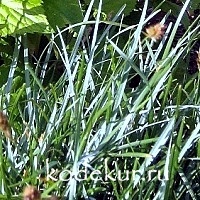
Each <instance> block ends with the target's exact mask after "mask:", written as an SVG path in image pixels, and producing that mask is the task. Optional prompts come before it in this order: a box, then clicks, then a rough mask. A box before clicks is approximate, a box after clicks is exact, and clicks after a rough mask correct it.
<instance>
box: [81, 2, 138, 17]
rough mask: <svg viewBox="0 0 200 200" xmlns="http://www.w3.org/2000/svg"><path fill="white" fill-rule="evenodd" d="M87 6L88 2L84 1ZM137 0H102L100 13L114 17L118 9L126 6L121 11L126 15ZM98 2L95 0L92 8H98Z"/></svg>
mask: <svg viewBox="0 0 200 200" xmlns="http://www.w3.org/2000/svg"><path fill="white" fill-rule="evenodd" d="M85 2H86V3H87V4H89V3H90V0H86V1H85ZM136 2H137V0H118V1H111V0H103V2H102V11H103V12H105V13H106V14H109V15H112V16H114V15H115V14H116V13H117V12H118V11H119V10H120V8H121V7H122V6H123V5H125V4H126V7H125V9H124V11H123V13H124V14H125V15H128V14H129V13H130V12H131V11H132V10H133V9H134V8H135V4H136ZM98 5H99V0H95V3H94V6H95V7H96V8H98Z"/></svg>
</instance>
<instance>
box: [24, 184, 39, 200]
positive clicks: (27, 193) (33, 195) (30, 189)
mask: <svg viewBox="0 0 200 200" xmlns="http://www.w3.org/2000/svg"><path fill="white" fill-rule="evenodd" d="M23 200H41V194H40V191H39V190H38V189H37V188H36V187H34V186H31V185H29V186H26V187H25V188H24V192H23Z"/></svg>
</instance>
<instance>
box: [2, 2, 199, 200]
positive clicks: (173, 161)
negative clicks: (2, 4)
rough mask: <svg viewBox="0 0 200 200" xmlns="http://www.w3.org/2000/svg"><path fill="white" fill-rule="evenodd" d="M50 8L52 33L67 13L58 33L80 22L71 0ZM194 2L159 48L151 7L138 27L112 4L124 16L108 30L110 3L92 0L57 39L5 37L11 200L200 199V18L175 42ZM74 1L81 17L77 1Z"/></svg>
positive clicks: (5, 190) (7, 190) (5, 159)
mask: <svg viewBox="0 0 200 200" xmlns="http://www.w3.org/2000/svg"><path fill="white" fill-rule="evenodd" d="M13 2H14V1H13ZM16 2H17V1H16ZM25 2H26V3H27V1H25ZM50 2H51V1H44V4H41V3H38V4H37V5H38V6H39V7H40V6H42V7H43V11H44V10H45V14H46V15H47V19H48V20H49V21H48V23H50V24H51V27H53V28H56V25H57V24H56V23H55V22H54V21H53V16H54V17H55V19H56V16H58V17H59V18H62V19H60V20H59V21H58V26H59V27H63V25H64V24H65V23H69V22H70V23H73V22H75V21H76V19H75V18H74V17H73V16H72V14H71V11H70V10H69V13H64V10H65V6H64V5H63V8H62V6H61V5H62V4H61V1H58V2H59V3H58V4H57V5H56V3H54V2H51V3H52V5H54V6H55V7H54V6H52V7H50V5H51V4H50ZM119 2H122V1H119ZM18 3H19V2H18ZM23 3H24V2H22V4H20V3H19V4H17V5H20V6H21V5H23ZM68 3H69V1H68ZM88 3H89V2H88ZM105 3H107V2H105ZM189 3H190V1H189V0H187V1H186V4H185V5H184V6H183V7H182V8H180V12H179V13H178V14H177V19H176V22H175V23H174V24H173V26H171V25H169V26H168V27H166V30H165V31H166V34H165V35H164V37H162V39H161V40H159V41H154V40H152V38H147V37H145V35H144V31H145V30H144V27H145V25H146V24H147V23H148V20H147V17H146V11H147V9H148V1H145V2H144V5H142V8H143V10H142V11H141V13H140V14H139V16H138V18H139V20H138V21H137V23H133V24H136V25H133V26H127V25H126V24H123V20H121V19H122V18H123V9H121V10H119V9H120V8H119V9H118V10H119V11H116V10H117V9H116V8H115V6H113V8H114V13H116V12H117V13H116V15H114V14H113V17H112V20H111V21H106V23H105V24H103V28H102V23H100V22H101V20H102V10H101V7H98V6H97V4H95V5H93V1H91V2H90V5H88V7H87V9H86V10H85V11H84V12H85V13H84V19H83V22H80V23H78V24H71V25H69V26H67V27H65V28H64V29H63V28H62V29H59V27H57V32H56V33H52V34H51V35H48V40H47V42H46V44H44V40H43V39H42V37H41V35H42V33H43V30H41V32H40V31H39V33H37V34H23V36H21V35H17V36H16V37H15V38H14V40H13V38H10V37H7V38H2V39H1V46H0V48H1V51H2V50H3V49H4V47H6V48H5V49H6V51H5V52H1V57H2V58H3V61H4V64H3V66H1V67H0V73H1V75H2V76H5V78H2V80H0V93H1V95H0V102H1V104H0V105H1V108H2V110H3V111H4V112H6V113H7V114H8V119H9V123H10V125H11V127H12V136H13V141H9V140H8V139H7V138H6V137H5V136H4V135H3V133H2V134H1V140H0V199H6V198H7V199H16V198H20V199H21V197H22V190H23V188H24V187H25V186H26V185H27V184H30V185H35V186H37V187H38V188H39V189H40V190H41V191H42V197H44V198H47V197H49V196H50V195H51V194H55V195H57V196H60V197H62V198H64V199H69V200H72V199H89V198H91V199H92V198H94V199H109V198H110V199H111V198H112V199H118V200H121V199H133V200H138V199H141V200H142V199H144V200H146V199H186V198H187V199H198V198H199V197H200V190H199V187H198V182H199V175H200V174H199V164H198V161H199V155H200V146H199V138H200V136H199V132H200V124H199V114H200V113H199V109H200V107H199V104H200V74H199V73H196V74H194V75H189V74H188V73H187V70H186V67H187V61H186V59H185V58H187V57H188V55H189V52H190V49H191V41H193V40H195V39H197V38H198V37H199V33H198V30H199V28H200V24H199V22H196V23H195V24H194V23H193V24H191V25H190V26H189V28H188V29H187V31H186V32H185V34H183V35H182V36H181V37H180V38H179V40H178V42H177V43H176V45H174V46H173V42H174V37H175V35H176V33H177V31H178V28H179V24H180V22H182V20H183V18H184V13H185V10H186V8H187V4H189ZM70 5H71V7H70V9H72V7H73V6H74V9H77V12H78V10H79V8H78V3H76V2H75V3H74V5H72V4H71V1H70ZM98 5H99V4H98ZM107 5H109V6H111V4H110V3H109V4H107ZM116 5H118V2H117V4H116ZM168 5H169V4H168ZM56 6H58V7H56ZM105 6H106V4H105ZM109 6H108V8H109ZM120 6H121V4H120ZM53 8H57V9H58V10H56V11H54V10H53ZM94 8H96V9H97V10H95V11H94ZM105 8H106V7H105ZM176 8H178V7H176ZM66 9H67V8H66ZM106 9H107V8H106ZM106 9H105V10H104V2H103V11H104V12H105V13H107V14H108V13H109V12H108V11H106ZM129 9H130V7H129ZM131 9H132V8H131ZM172 9H174V7H173V8H172ZM59 10H60V11H61V12H60V13H59ZM108 10H109V9H108ZM46 12H48V14H47V13H46ZM49 12H51V13H52V16H51V15H50V14H49ZM94 12H95V15H94ZM127 12H129V11H128V10H126V13H127ZM155 12H156V11H155ZM42 13H43V12H42ZM68 14H69V15H68ZM137 14H138V11H137ZM137 14H136V15H137ZM153 14H154V12H153ZM42 16H43V14H42ZM91 16H95V20H94V21H89V19H90V18H91ZM164 17H165V18H167V17H168V14H166V15H165V16H164ZM80 18H81V16H80ZM150 18H152V15H150V16H149V19H150ZM74 20H75V21H74ZM133 20H134V18H133ZM117 22H120V23H117ZM135 22H136V21H135ZM48 23H47V27H48V26H49V25H48ZM87 25H89V26H87ZM91 27H93V29H92V34H90V32H89V31H88V30H90V28H91ZM75 28H76V31H77V32H76V36H74V37H73V40H72V41H70V42H71V43H70V48H69V41H68V40H66V35H67V36H70V34H71V33H73V30H74V29H75ZM24 30H25V27H24ZM28 32H29V31H28ZM30 32H31V31H30ZM12 33H13V34H16V33H20V32H17V31H16V32H15V31H13V32H12ZM69 33H70V34H69ZM6 34H8V33H6V32H5V35H6ZM68 34H69V35H68ZM67 39H68V38H67ZM40 40H41V42H40ZM12 43H14V45H13V46H12ZM40 44H43V45H44V46H43V47H42V49H41V47H40ZM9 51H11V52H9ZM36 51H37V52H39V53H38V54H39V56H38V57H36V58H35V60H34V61H32V59H33V57H34V53H35V52H36ZM60 69H61V73H60V72H59V70H60ZM54 74H55V75H56V76H57V77H56V78H55V77H54ZM136 76H137V77H139V81H138V82H139V83H138V84H135V85H134V88H132V87H130V85H129V84H130V82H132V81H133V82H134V81H135V80H136V78H135V77H136ZM1 128H2V127H1ZM92 175H93V176H92ZM16 194H17V195H18V196H17V197H16V196H15V195H16Z"/></svg>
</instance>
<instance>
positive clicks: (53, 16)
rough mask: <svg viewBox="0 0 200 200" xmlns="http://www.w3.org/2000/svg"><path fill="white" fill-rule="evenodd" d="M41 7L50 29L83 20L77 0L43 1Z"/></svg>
mask: <svg viewBox="0 0 200 200" xmlns="http://www.w3.org/2000/svg"><path fill="white" fill-rule="evenodd" d="M43 2H44V3H43V6H44V9H45V13H46V16H47V19H48V21H49V23H50V24H51V27H53V28H54V30H56V26H58V27H64V26H66V25H67V24H75V23H78V22H81V21H82V19H83V15H82V11H81V8H80V5H79V3H78V0H76V1H73V0H56V1H54V0H44V1H43Z"/></svg>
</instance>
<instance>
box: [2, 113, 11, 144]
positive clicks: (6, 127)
mask: <svg viewBox="0 0 200 200" xmlns="http://www.w3.org/2000/svg"><path fill="white" fill-rule="evenodd" d="M0 129H1V131H2V132H3V133H4V134H5V136H6V137H7V138H9V139H10V140H12V134H11V128H10V125H9V123H8V118H7V116H6V115H5V114H4V113H3V112H2V111H0Z"/></svg>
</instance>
